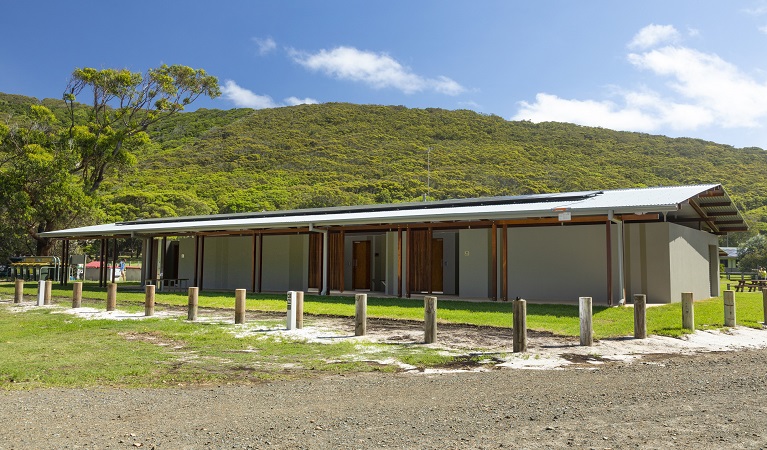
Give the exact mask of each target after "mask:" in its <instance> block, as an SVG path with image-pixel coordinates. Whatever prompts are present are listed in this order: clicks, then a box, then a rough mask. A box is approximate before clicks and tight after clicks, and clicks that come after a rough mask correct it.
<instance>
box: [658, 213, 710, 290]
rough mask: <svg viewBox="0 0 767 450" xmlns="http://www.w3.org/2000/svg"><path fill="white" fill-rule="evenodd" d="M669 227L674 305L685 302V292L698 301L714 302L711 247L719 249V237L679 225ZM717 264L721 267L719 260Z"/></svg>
mask: <svg viewBox="0 0 767 450" xmlns="http://www.w3.org/2000/svg"><path fill="white" fill-rule="evenodd" d="M668 226H669V261H670V265H671V271H670V274H671V291H670V297H671V301H673V302H679V301H681V298H682V292H692V293H693V298H695V299H696V300H697V299H706V298H710V297H711V276H710V270H711V267H710V261H709V260H710V256H709V246H710V245H717V243H718V242H717V241H718V239H717V237H716V236H714V235H712V234H710V233H706V232H704V231H699V230H694V229H692V228H687V227H683V226H681V225H677V224H668ZM714 264H716V265H717V266H718V260H717V261H714ZM717 291H718V287H717Z"/></svg>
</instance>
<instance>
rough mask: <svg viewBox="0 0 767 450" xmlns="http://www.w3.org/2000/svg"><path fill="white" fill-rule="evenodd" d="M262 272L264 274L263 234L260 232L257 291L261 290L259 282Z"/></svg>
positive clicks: (261, 279)
mask: <svg viewBox="0 0 767 450" xmlns="http://www.w3.org/2000/svg"><path fill="white" fill-rule="evenodd" d="M263 274H264V235H263V234H262V233H259V234H258V275H257V276H256V279H257V280H258V292H259V293H260V292H261V282H262V281H263V278H264V277H263Z"/></svg>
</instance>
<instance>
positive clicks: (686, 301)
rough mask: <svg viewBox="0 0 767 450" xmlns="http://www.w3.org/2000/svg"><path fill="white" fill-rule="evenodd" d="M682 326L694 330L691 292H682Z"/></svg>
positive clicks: (693, 308) (693, 309) (693, 307)
mask: <svg viewBox="0 0 767 450" xmlns="http://www.w3.org/2000/svg"><path fill="white" fill-rule="evenodd" d="M682 328H684V329H685V330H695V306H694V305H693V301H692V292H682Z"/></svg>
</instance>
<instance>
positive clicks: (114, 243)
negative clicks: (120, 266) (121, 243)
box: [109, 238, 117, 283]
mask: <svg viewBox="0 0 767 450" xmlns="http://www.w3.org/2000/svg"><path fill="white" fill-rule="evenodd" d="M116 268H117V238H114V239H112V276H110V277H109V278H110V279H111V280H112V283H114V282H115V279H116V274H115V269H116Z"/></svg>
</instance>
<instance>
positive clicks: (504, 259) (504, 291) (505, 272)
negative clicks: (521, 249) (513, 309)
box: [501, 223, 509, 302]
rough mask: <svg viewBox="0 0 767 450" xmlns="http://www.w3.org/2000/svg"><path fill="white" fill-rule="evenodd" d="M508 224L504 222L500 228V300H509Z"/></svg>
mask: <svg viewBox="0 0 767 450" xmlns="http://www.w3.org/2000/svg"><path fill="white" fill-rule="evenodd" d="M508 234H509V229H508V226H507V225H506V224H505V223H504V224H503V227H502V228H501V300H502V301H504V302H506V301H508V300H509V269H508V265H509V264H508V260H509V244H508Z"/></svg>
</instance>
